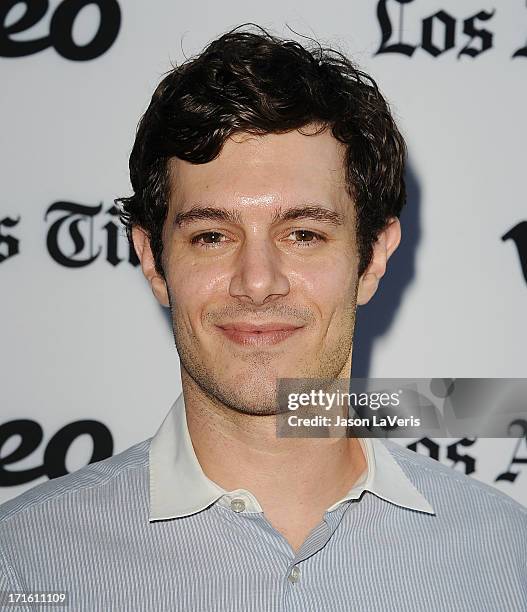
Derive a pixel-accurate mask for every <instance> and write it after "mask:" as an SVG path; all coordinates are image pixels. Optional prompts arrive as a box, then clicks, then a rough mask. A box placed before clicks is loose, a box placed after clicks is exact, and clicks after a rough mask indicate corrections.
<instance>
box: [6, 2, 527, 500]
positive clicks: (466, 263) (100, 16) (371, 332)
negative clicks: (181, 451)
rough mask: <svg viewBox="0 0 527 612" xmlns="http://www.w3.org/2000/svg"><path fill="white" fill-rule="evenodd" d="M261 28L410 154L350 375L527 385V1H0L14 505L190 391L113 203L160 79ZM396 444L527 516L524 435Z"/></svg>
mask: <svg viewBox="0 0 527 612" xmlns="http://www.w3.org/2000/svg"><path fill="white" fill-rule="evenodd" d="M246 22H253V23H256V24H260V25H262V26H264V27H266V28H269V29H270V30H271V31H272V32H274V33H276V34H279V35H282V36H286V37H289V38H294V39H298V40H303V39H302V36H307V37H311V38H315V39H317V40H318V41H320V42H321V43H322V44H327V45H331V46H333V47H336V48H338V49H340V50H341V51H343V52H345V53H347V54H349V55H350V56H351V57H353V58H354V59H355V61H356V62H357V63H358V64H359V66H360V67H361V68H363V69H364V70H365V71H367V72H369V73H371V74H372V76H373V77H374V78H375V79H376V80H377V82H378V83H379V86H380V88H381V90H382V91H383V93H384V94H385V96H386V97H387V99H388V100H389V102H390V104H391V107H392V109H393V112H394V114H395V116H396V118H397V120H398V122H399V125H400V127H401V130H402V132H403V133H404V135H405V137H406V139H407V142H408V147H409V168H408V177H407V181H408V190H409V198H408V206H407V208H406V210H405V212H404V214H403V216H402V226H403V241H402V244H401V247H400V248H399V250H398V251H397V252H396V254H395V255H394V256H393V258H392V260H391V261H390V266H389V269H388V273H387V275H386V277H385V278H384V280H383V282H382V285H381V287H380V290H379V292H378V294H377V296H376V297H375V298H374V300H373V301H372V302H371V303H370V304H369V305H367V306H364V307H361V308H360V309H359V314H358V322H357V336H356V340H355V346H354V353H353V362H354V365H353V374H354V376H362V377H364V376H368V375H369V376H375V377H412V378H417V377H421V378H426V377H430V378H432V377H435V378H437V377H445V378H458V377H472V378H524V377H526V376H527V329H526V328H527V194H526V190H525V174H526V167H527V166H526V152H527V150H526V143H527V116H526V98H527V5H526V3H525V0H508V1H507V2H496V1H495V0H464V1H463V2H459V1H458V0H440V1H437V2H436V1H434V0H404V1H403V0H379V1H377V0H366V1H364V0H326V2H324V3H322V4H321V3H319V2H314V1H312V0H305V1H304V2H301V3H299V2H298V1H297V0H268V1H267V2H258V3H257V2H246V1H242V0H225V1H223V2H217V1H215V2H212V1H209V0H202V1H201V2H183V1H179V0H157V1H156V2H140V1H139V0H98V1H93V2H90V1H87V0H57V1H48V0H29V1H26V2H18V1H16V0H2V2H1V3H0V70H1V75H2V80H1V82H2V87H1V90H0V91H1V94H0V118H1V119H0V120H1V122H2V129H1V147H0V168H1V176H2V180H1V200H0V287H1V290H0V291H1V293H0V329H1V333H0V347H1V349H0V350H1V365H0V367H1V385H0V390H1V394H0V397H1V404H0V502H1V501H5V500H7V499H9V498H11V497H14V496H15V495H17V494H19V493H21V492H22V491H23V490H25V489H27V488H29V487H32V486H34V485H35V484H37V483H40V482H43V481H45V480H46V479H48V478H54V477H57V476H60V475H62V474H65V473H67V472H71V471H73V470H76V469H79V468H80V467H82V466H83V465H85V464H86V463H88V462H90V461H96V460H99V459H102V458H104V457H107V456H110V455H112V454H115V453H117V452H120V451H121V450H124V449H125V448H127V447H128V446H130V445H131V444H134V443H136V442H138V441H140V440H142V439H144V438H147V437H149V436H151V435H153V434H154V433H155V431H156V429H157V427H158V426H159V424H160V422H161V421H162V419H163V417H164V416H165V414H166V413H167V412H168V410H169V408H170V405H171V404H172V402H173V401H174V399H175V398H176V396H177V395H178V394H179V392H180V390H181V381H180V371H179V360H178V355H177V352H176V349H175V346H174V343H173V338H172V333H171V329H170V322H169V318H168V313H167V311H166V310H163V309H162V308H161V307H159V305H158V304H157V302H156V301H155V298H154V297H153V295H152V294H151V292H150V290H149V287H148V285H147V283H146V281H145V280H144V277H143V276H142V273H141V271H140V268H139V266H138V261H137V258H136V256H135V254H134V253H133V252H131V251H130V249H129V247H128V244H127V242H126V239H125V237H124V234H123V231H122V230H121V227H120V225H119V221H118V218H117V216H116V215H117V210H116V208H115V206H114V203H113V201H114V198H116V197H118V196H122V195H129V194H130V185H129V180H128V167H127V164H128V155H129V153H130V150H131V146H132V143H133V139H134V134H135V127H136V124H137V121H138V119H139V117H140V115H141V114H142V112H143V111H144V110H145V109H146V107H147V105H148V102H149V99H150V96H151V94H152V92H153V89H154V87H155V85H156V84H157V83H158V82H159V80H160V79H161V78H162V75H163V73H165V72H166V71H167V70H169V69H170V68H171V65H172V64H173V63H180V62H182V61H183V60H184V59H185V57H190V56H191V55H193V54H195V53H197V52H198V51H200V50H201V49H202V48H203V46H204V45H205V44H207V43H208V42H209V41H210V40H212V39H213V38H215V37H216V36H218V35H219V34H221V33H223V32H225V31H227V30H229V29H231V28H233V27H235V26H237V25H240V24H242V23H246ZM304 40H305V39H304ZM305 42H307V43H309V41H305ZM520 425H521V424H520ZM523 427H524V432H525V434H526V435H527V423H525V422H524V423H523ZM398 442H399V443H401V444H404V445H406V446H408V447H409V448H411V449H412V450H414V451H415V452H418V453H424V454H427V455H430V456H432V457H433V458H435V459H437V460H438V461H441V462H443V463H445V464H446V465H449V466H451V467H452V469H454V470H460V471H462V472H464V473H466V474H468V475H470V477H473V478H475V479H479V480H481V481H484V482H487V483H489V484H490V485H492V486H495V487H497V488H498V489H500V490H501V491H504V492H505V493H507V494H508V495H510V496H512V497H513V498H515V499H517V500H518V501H520V502H521V503H523V504H525V505H527V440H526V437H525V436H523V437H519V438H515V439H514V438H503V439H497V438H477V437H472V438H468V437H467V438H457V439H456V438H448V439H446V438H441V439H430V438H422V439H411V440H409V439H408V440H407V439H405V440H399V441H398Z"/></svg>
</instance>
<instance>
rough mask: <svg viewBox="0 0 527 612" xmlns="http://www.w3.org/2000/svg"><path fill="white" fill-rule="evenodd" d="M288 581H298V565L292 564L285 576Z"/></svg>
mask: <svg viewBox="0 0 527 612" xmlns="http://www.w3.org/2000/svg"><path fill="white" fill-rule="evenodd" d="M287 578H288V579H289V581H290V582H298V579H299V578H300V568H299V567H298V565H295V566H293V569H292V570H291V571H290V572H289V576H288V577H287Z"/></svg>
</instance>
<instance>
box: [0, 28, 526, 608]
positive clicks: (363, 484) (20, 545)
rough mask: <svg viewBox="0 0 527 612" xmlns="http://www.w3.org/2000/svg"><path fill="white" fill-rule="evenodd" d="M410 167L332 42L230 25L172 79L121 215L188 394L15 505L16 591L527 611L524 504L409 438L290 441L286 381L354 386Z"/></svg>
mask: <svg viewBox="0 0 527 612" xmlns="http://www.w3.org/2000/svg"><path fill="white" fill-rule="evenodd" d="M405 154H406V152H405V145H404V141H403V139H402V137H401V135H400V133H399V132H398V130H397V127H396V125H395V123H394V121H393V119H392V117H391V114H390V112H389V109H388V106H387V104H386V102H385V101H384V99H383V97H382V96H381V94H380V93H379V90H378V89H377V86H376V84H375V82H374V81H373V80H372V79H371V78H370V77H368V76H367V75H365V74H364V73H362V72H360V71H358V70H357V69H356V68H355V67H354V66H353V65H352V63H351V62H350V61H349V60H348V59H346V58H345V57H343V56H342V55H340V54H338V53H336V52H333V51H331V50H328V49H321V48H319V49H318V50H315V51H311V50H308V49H306V48H304V47H302V46H301V45H299V44H298V43H293V42H291V41H284V40H281V39H278V38H276V37H273V36H271V35H270V34H268V33H266V32H265V31H257V32H253V31H250V30H240V29H236V30H234V31H232V32H230V33H228V34H226V35H223V36H221V37H220V38H218V39H217V40H215V41H214V42H213V43H211V44H210V45H209V46H208V47H207V48H206V49H205V50H204V52H203V53H202V54H201V55H199V56H198V57H196V58H193V59H191V60H189V61H187V62H186V63H185V64H183V65H182V66H180V67H176V68H174V69H173V70H172V71H171V72H170V73H169V74H168V75H167V76H166V77H165V78H164V79H163V81H162V82H161V84H160V85H159V86H158V88H157V89H156V91H155V93H154V95H153V97H152V101H151V104H150V106H149V108H148V110H147V111H146V113H145V115H144V116H143V118H142V119H141V122H140V125H139V129H138V132H137V135H136V141H135V145H134V148H133V151H132V154H131V158H130V174H131V182H132V187H133V190H134V193H133V195H132V196H131V197H130V198H123V199H122V200H121V201H122V203H123V209H122V219H123V221H124V223H125V225H126V228H127V231H128V235H129V238H130V240H131V241H132V242H133V245H134V247H135V249H136V252H137V255H138V257H139V259H140V261H141V266H142V270H143V273H144V275H145V277H146V279H147V280H148V282H149V284H150V286H151V289H152V291H153V293H154V295H155V297H156V299H157V300H158V301H159V303H160V304H162V305H163V306H165V307H169V308H170V312H171V316H172V324H173V332H174V339H175V344H176V347H177V350H178V354H179V357H180V360H181V382H182V389H183V393H182V395H180V396H179V398H178V399H177V400H176V402H175V403H174V405H173V407H172V409H171V410H170V412H169V414H168V415H167V417H166V419H165V421H164V422H163V424H162V425H161V427H160V429H159V430H158V432H157V434H156V435H155V436H154V438H153V439H149V440H145V441H143V442H141V443H139V444H136V445H135V446H133V447H132V448H130V449H128V450H126V451H124V452H123V453H121V454H119V455H117V456H115V457H112V458H110V459H107V460H105V461H101V462H98V463H95V464H92V465H89V466H87V467H85V468H83V469H81V470H79V471H78V472H76V473H73V474H71V475H68V476H65V477H62V478H58V479H56V480H54V481H51V482H49V483H45V484H43V485H40V486H37V487H35V488H34V489H32V490H31V491H29V492H27V493H25V494H23V495H21V496H19V497H18V498H17V499H15V500H13V501H11V502H8V503H7V504H4V506H3V507H2V511H1V514H0V517H1V522H0V538H1V539H0V542H1V548H0V552H1V557H0V559H1V561H0V563H1V566H0V567H1V582H0V587H1V588H2V589H4V590H5V591H10V592H37V591H47V592H50V591H57V592H67V596H68V602H69V605H70V607H71V609H73V610H178V611H185V612H188V611H198V610H199V611H207V612H209V611H215V610H224V611H244V612H245V611H262V612H264V611H274V610H298V611H302V612H306V611H317V612H319V611H326V610H327V611H330V612H335V611H344V610H346V611H348V610H354V611H357V610H375V611H377V610H415V611H423V610H478V611H482V612H483V611H485V612H487V611H489V610H507V611H508V612H511V611H513V610H527V544H526V541H527V538H526V537H525V536H526V533H527V510H526V509H525V508H523V507H522V506H520V505H519V504H518V503H516V502H515V501H513V500H512V499H510V498H509V497H508V496H506V495H504V494H502V493H500V492H498V491H496V490H494V489H491V488H490V487H488V486H486V485H483V484H481V483H478V482H476V481H475V480H472V479H470V478H468V477H466V476H464V475H462V474H460V473H457V472H454V471H453V470H451V469H449V468H447V467H445V466H441V465H440V464H438V463H436V462H434V461H433V460H431V459H429V458H425V457H422V456H418V455H417V454H415V453H412V452H411V451H409V450H407V449H405V448H402V447H400V446H399V445H397V444H395V443H394V442H389V441H381V440H375V439H367V438H364V439H358V438H353V437H345V436H329V437H320V438H313V437H309V438H308V437H293V438H291V437H289V438H286V437H278V436H277V434H276V415H277V412H278V409H277V402H276V391H277V385H278V382H277V381H278V380H279V379H281V378H302V379H310V378H314V379H315V378H316V379H320V378H325V379H345V378H349V377H350V373H351V357H352V345H353V330H354V322H355V310H356V307H357V305H361V304H365V303H367V302H368V300H370V298H371V297H372V295H373V294H374V293H375V291H376V288H377V285H378V283H379V280H380V279H381V277H382V276H383V274H384V273H385V269H386V264H387V261H388V259H389V258H390V256H391V255H392V253H393V252H394V251H395V249H396V248H397V246H398V244H399V240H400V224H399V219H398V218H399V214H400V211H401V207H402V205H403V203H404V200H405V188H404V178H403V173H404V163H405ZM138 350H140V349H139V347H138ZM153 358H154V359H155V356H153ZM152 382H153V384H155V381H152ZM145 408H146V409H147V407H143V406H137V407H134V409H137V410H144V409H145Z"/></svg>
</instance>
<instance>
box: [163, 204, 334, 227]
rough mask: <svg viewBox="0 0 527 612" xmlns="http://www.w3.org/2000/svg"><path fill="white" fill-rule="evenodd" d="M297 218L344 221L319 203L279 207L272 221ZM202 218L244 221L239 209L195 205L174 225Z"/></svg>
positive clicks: (330, 221)
mask: <svg viewBox="0 0 527 612" xmlns="http://www.w3.org/2000/svg"><path fill="white" fill-rule="evenodd" d="M295 219H311V220H313V221H322V222H323V223H328V224H331V225H342V224H343V223H344V219H343V218H342V215H340V214H339V213H338V212H336V211H334V210H330V209H329V208H325V207H324V206H319V205H305V206H295V207H294V208H288V209H287V210H282V208H281V207H278V209H276V210H275V212H274V214H273V218H272V219H271V223H273V224H274V223H280V222H283V221H294V220H295ZM202 220H205V221H225V222H227V223H233V224H241V223H242V219H241V215H240V211H238V210H228V209H226V208H214V207H212V206H193V207H192V208H190V210H187V211H185V212H180V213H177V214H176V216H175V217H174V225H177V226H179V227H181V226H182V225H184V224H188V223H192V222H193V221H202Z"/></svg>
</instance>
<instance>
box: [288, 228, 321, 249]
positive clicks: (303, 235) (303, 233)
mask: <svg viewBox="0 0 527 612" xmlns="http://www.w3.org/2000/svg"><path fill="white" fill-rule="evenodd" d="M294 234H296V236H297V238H296V242H297V243H300V246H301V247H309V246H314V244H315V243H317V242H323V241H324V237H323V236H321V235H320V234H317V233H316V232H313V231H311V230H308V229H297V230H293V231H292V232H291V233H290V234H289V236H293V235H294Z"/></svg>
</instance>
